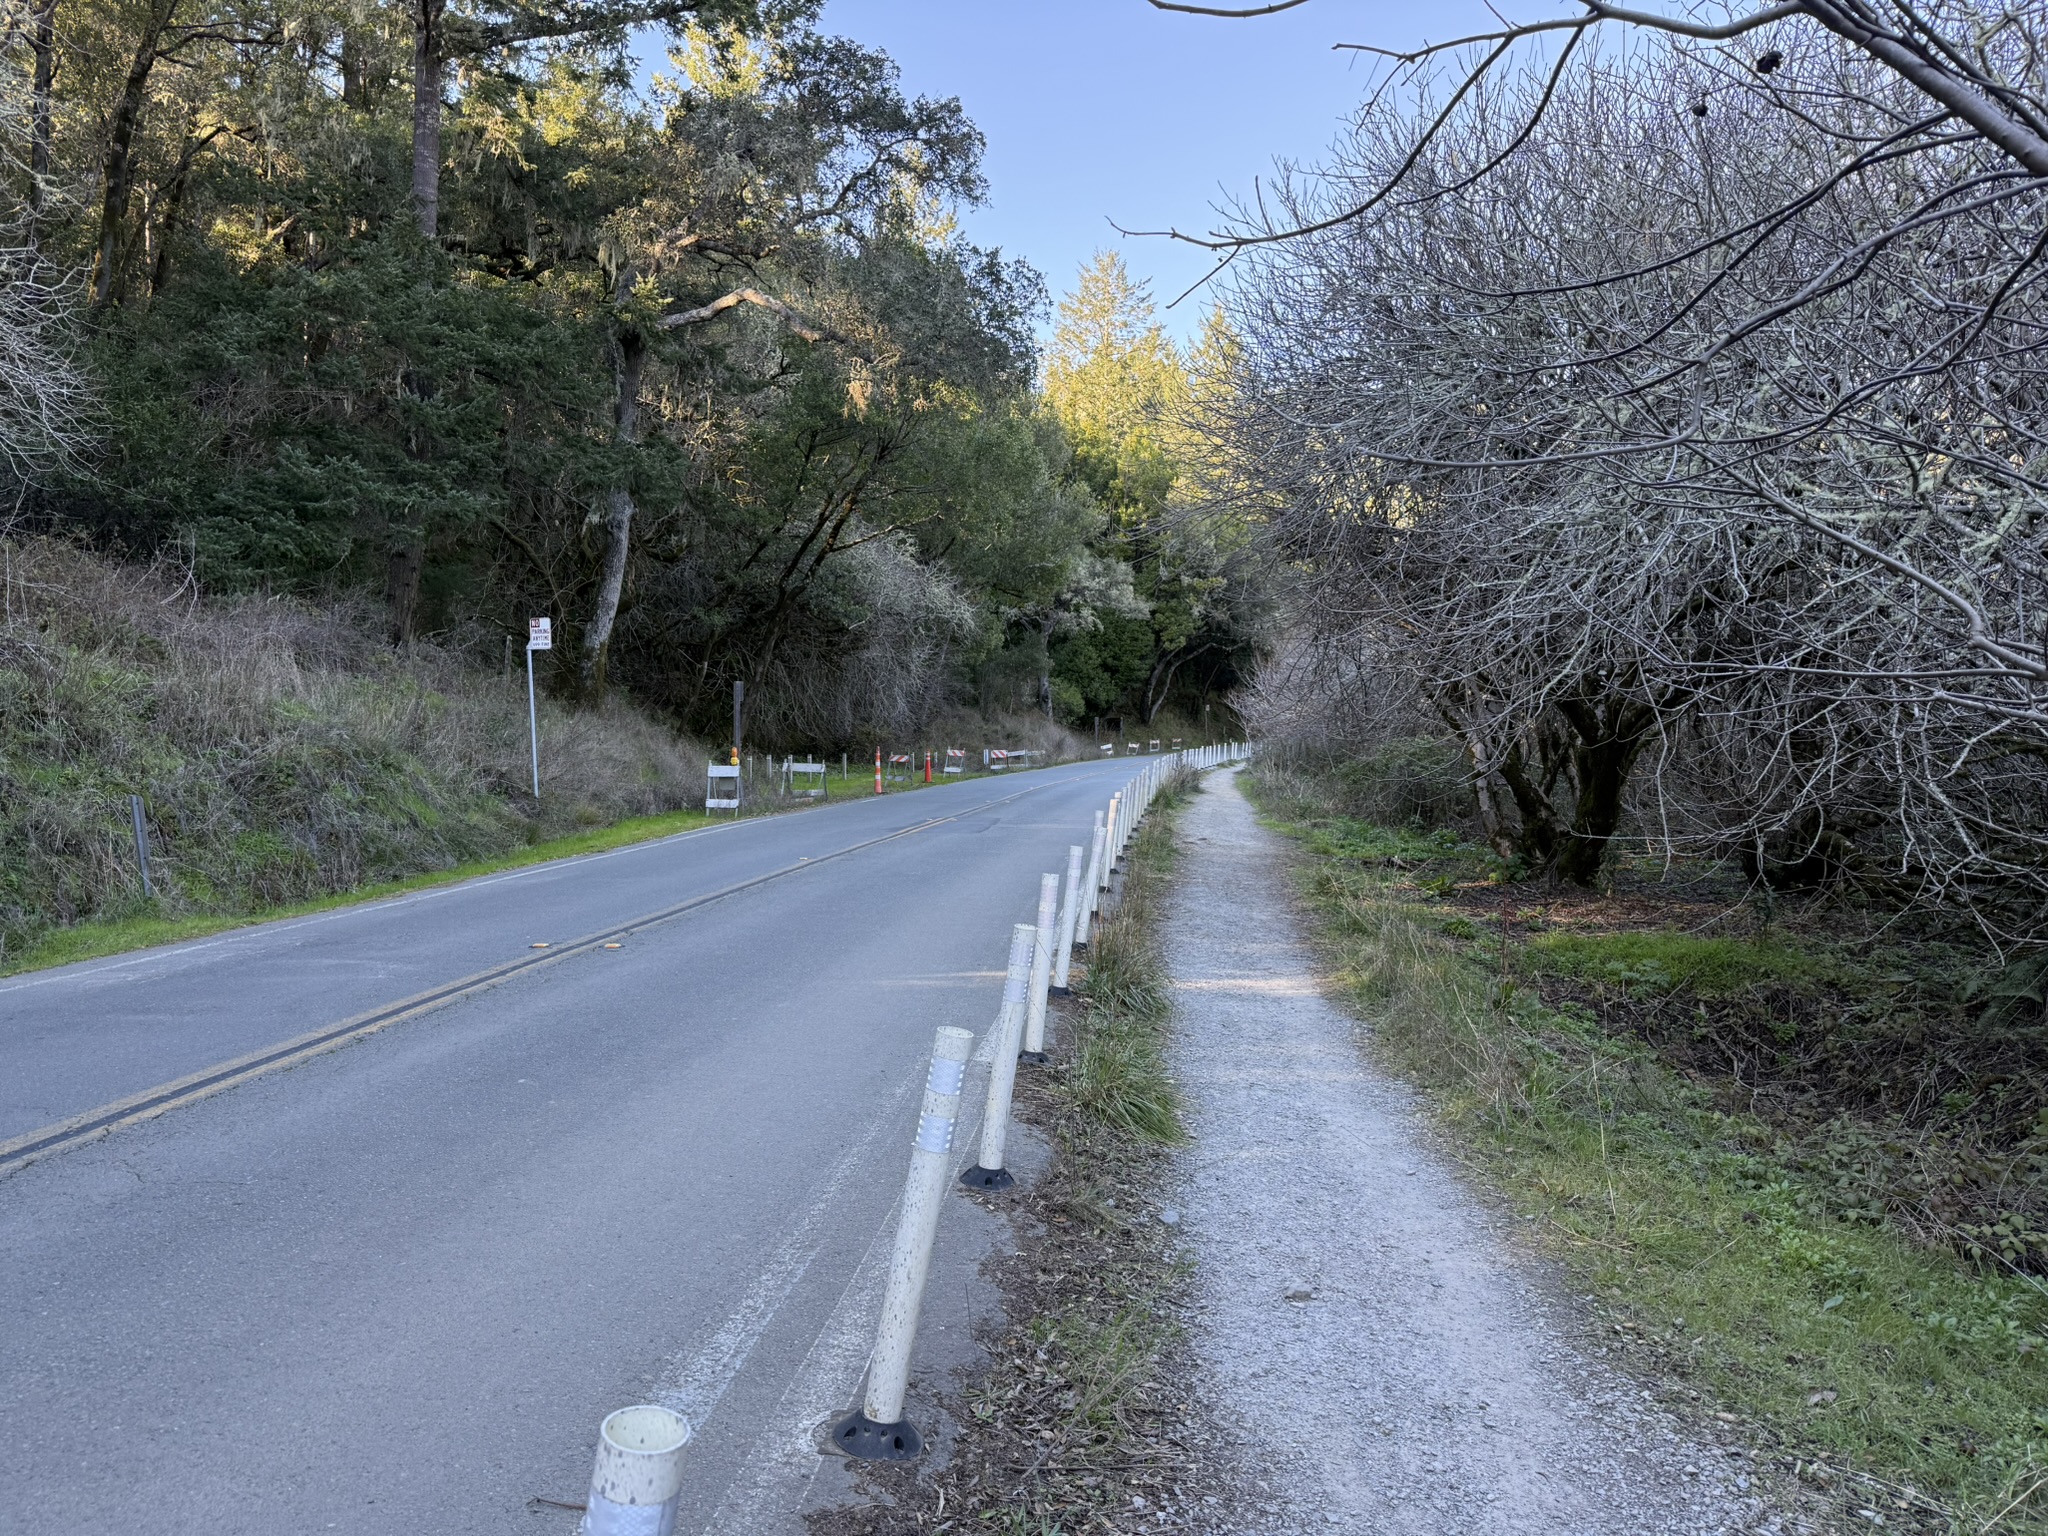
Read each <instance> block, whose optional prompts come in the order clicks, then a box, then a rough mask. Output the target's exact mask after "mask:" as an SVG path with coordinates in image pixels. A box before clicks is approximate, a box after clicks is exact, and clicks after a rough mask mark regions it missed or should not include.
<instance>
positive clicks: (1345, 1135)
mask: <svg viewBox="0 0 2048 1536" xmlns="http://www.w3.org/2000/svg"><path fill="white" fill-rule="evenodd" d="M1207 783H1208V787H1207V789H1206V790H1205V791H1204V792H1203V793H1202V794H1201V795H1200V796H1199V797H1198V798H1197V799H1196V800H1195V802H1194V803H1193V804H1192V805H1191V806H1190V807H1189V808H1188V810H1187V811H1186V812H1184V813H1183V815H1182V817H1181V831H1182V837H1183V840H1184V843H1185V851H1184V856H1183V862H1182V865H1181V875H1180V880H1179V882H1178V887H1177V890H1176V893H1175V896H1174V900H1173V902H1172V905H1171V907H1170V910H1169V912H1168V914H1167V918H1166V922H1165V925H1164V939H1165V946H1166V959H1167V965H1168V969H1169V970H1170V972H1171V974H1172V975H1173V977H1174V979H1175V983H1176V986H1177V989H1178V1005H1179V1026H1178V1029H1177V1041H1176V1046H1175V1070H1176V1074H1177V1076H1178V1078H1179V1081H1180V1085H1181V1087H1182V1089H1183V1091H1184V1092H1185V1094H1186V1096H1187V1100H1188V1109H1189V1121H1190V1129H1191V1130H1192V1131H1193V1133H1194V1141H1193V1144H1192V1146H1191V1147H1190V1148H1189V1149H1188V1150H1187V1151H1186V1152H1185V1153H1184V1154H1182V1156H1183V1163H1182V1177H1183V1186H1182V1188H1183V1193H1182V1200H1183V1207H1182V1212H1181V1217H1180V1219H1181V1221H1182V1222H1183V1224H1184V1231H1185V1233H1186V1242H1187V1244H1188V1249H1189V1251H1190V1253H1191V1254H1192V1256H1193V1257H1194V1259H1195V1260H1196V1264H1197V1279H1196V1282H1195V1286H1194V1292H1195V1297H1194V1306H1193V1308H1192V1313H1191V1319H1190V1321H1191V1333H1192V1340H1191V1341H1192V1344H1193V1347H1194V1349H1195V1352H1196V1354H1197V1355H1198V1357H1199V1358H1200V1360H1201V1362H1202V1365H1203V1367H1204V1368H1205V1369H1206V1371H1207V1372H1208V1373H1209V1377H1210V1379H1209V1380H1208V1381H1207V1382H1206V1383H1204V1384H1203V1385H1202V1388H1201V1390H1204V1391H1206V1393H1207V1395H1208V1401H1209V1404H1210V1406H1211V1408H1212V1410H1213V1411H1214V1412H1215V1414H1216V1416H1217V1418H1218V1419H1220V1420H1221V1422H1222V1423H1223V1424H1224V1425H1226V1426H1235V1427H1238V1428H1241V1431H1242V1435H1243V1445H1244V1448H1245V1451H1246V1453H1247V1458H1248V1461H1249V1462H1250V1464H1251V1465H1253V1466H1258V1465H1259V1464H1260V1463H1261V1462H1262V1461H1263V1462H1264V1463H1265V1464H1266V1465H1267V1466H1268V1467H1269V1468H1270V1472H1269V1473H1268V1474H1267V1475H1266V1476H1265V1479H1264V1482H1265V1485H1266V1486H1265V1489H1264V1490H1263V1491H1262V1490H1260V1489H1259V1488H1256V1487H1254V1488H1253V1489H1251V1490H1250V1491H1249V1503H1248V1509H1249V1512H1250V1513H1249V1518H1248V1519H1247V1520H1246V1521H1244V1522H1243V1524H1242V1525H1241V1529H1244V1530H1246V1531H1247V1532H1252V1533H1258V1536H1267V1533H1272V1536H1280V1533H1283V1532H1284V1533H1290V1536H1299V1533H1303V1532H1311V1531H1324V1530H1328V1531H1349V1532H1372V1533H1389V1536H1393V1533H1398V1536H1435V1533H1439V1532H1441V1533H1444V1536H1453V1533H1455V1536H1482V1533H1505V1532H1530V1533H1535V1532H1542V1533H1556V1536H1596V1533H1598V1536H1608V1533H1611V1536H1652V1533H1663V1532H1684V1533H1687V1536H1692V1533H1709V1532H1716V1533H1718V1532H1737V1531H1746V1530H1751V1529H1757V1528H1761V1529H1765V1530H1768V1529H1771V1528H1772V1526H1771V1525H1770V1524H1763V1525H1762V1526H1761V1527H1759V1525H1758V1522H1760V1521H1762V1520H1763V1514H1762V1511H1761V1509H1760V1507H1759V1505H1758V1503H1757V1502H1756V1501H1755V1500H1754V1499H1752V1498H1751V1497H1750V1496H1749V1495H1748V1493H1747V1491H1746V1490H1747V1486H1748V1479H1747V1477H1746V1476H1745V1475H1744V1469H1745V1467H1746V1465H1747V1463H1745V1462H1744V1461H1742V1460H1740V1459H1739V1458H1737V1457H1733V1456H1731V1454H1730V1453H1729V1452H1728V1451H1727V1450H1724V1449H1717V1448H1714V1447H1711V1446H1708V1445H1705V1444H1702V1443H1699V1442H1697V1441H1694V1440H1691V1439H1689V1438H1687V1437H1685V1436H1683V1435H1682V1434H1681V1433H1680V1432H1679V1431H1678V1430H1677V1428H1676V1426H1675V1425H1674V1424H1673V1423H1672V1421H1671V1420H1670V1419H1669V1417H1668V1416H1667V1415H1666V1414H1665V1413H1664V1412H1663V1411H1662V1410H1661V1409H1659V1408H1657V1407H1656V1406H1654V1404H1652V1403H1651V1402H1649V1401H1646V1398H1647V1394H1646V1393H1645V1392H1644V1391H1643V1390H1642V1388H1641V1387H1640V1386H1638V1385H1636V1384H1634V1383H1632V1382H1630V1381H1628V1380H1626V1379H1624V1378H1623V1377H1621V1376H1620V1375H1618V1374H1617V1373H1615V1372H1613V1371H1610V1370H1608V1369H1607V1368H1606V1367H1605V1366H1604V1365H1602V1364H1601V1363H1600V1362H1599V1361H1598V1360H1597V1359H1594V1358H1590V1357H1589V1353H1588V1351H1586V1350H1584V1349H1582V1348H1580V1347H1577V1346H1576V1345H1575V1342H1574V1341H1575V1339H1576V1338H1577V1337H1579V1336H1580V1333H1581V1330H1580V1329H1579V1328H1578V1327H1576V1326H1575V1325H1574V1324H1573V1323H1572V1321H1571V1320H1570V1319H1569V1318H1567V1317H1566V1316H1564V1315H1563V1313H1562V1311H1561V1309H1558V1308H1557V1307H1556V1306H1555V1304H1554V1303H1553V1302H1552V1301H1551V1300H1550V1293H1551V1292H1553V1291H1554V1289H1555V1286H1554V1282H1553V1281H1552V1279H1551V1277H1550V1276H1549V1274H1548V1273H1547V1271H1546V1268H1545V1266H1544V1265H1543V1264H1542V1263H1541V1262H1540V1261H1539V1260H1537V1259H1535V1258H1533V1257H1531V1256H1530V1255H1528V1254H1526V1253H1523V1252H1520V1251H1518V1249H1517V1246H1516V1245H1515V1244H1514V1243H1513V1241H1512V1239H1511V1238H1510V1237H1508V1236H1507V1235H1506V1232H1505V1230H1504V1223H1503V1222H1502V1221H1501V1219H1500V1218H1499V1217H1498V1216H1497V1215H1496V1214H1494V1213H1493V1212H1492V1211H1491V1210H1489V1209H1488V1208H1487V1207H1486V1206H1484V1205H1483V1204H1482V1203H1481V1202H1479V1201H1478V1200H1477V1199H1475V1198H1474V1197H1473V1195H1472V1194H1471V1193H1470V1192H1469V1191H1467V1190H1466V1189H1465V1188H1464V1187H1463V1186H1462V1185H1461V1183H1460V1182H1459V1179H1458V1177H1457V1176H1456V1175H1455V1174H1454V1172H1453V1171H1452V1169H1451V1167H1450V1166H1449V1165H1448V1164H1447V1162H1446V1160H1445V1158H1444V1157H1443V1155H1442V1154H1441V1153H1440V1152H1438V1151H1435V1150H1433V1149H1432V1143H1431V1132H1430V1130H1429V1128H1428V1122H1427V1120H1426V1117H1425V1114H1424V1112H1423V1110H1422V1108H1421V1106H1420V1105H1419V1104H1418V1102H1417V1101H1416V1099H1415V1098H1414V1096H1413V1095H1412V1094H1410V1093H1409V1092H1408V1091H1406V1090H1405V1089H1404V1088H1402V1087H1401V1086H1399V1085H1397V1084H1395V1083H1393V1082H1391V1081H1390V1080H1388V1079H1386V1078H1384V1077H1382V1076H1380V1075H1378V1074H1377V1073H1376V1072H1375V1071H1374V1070H1373V1069H1372V1068H1371V1066H1370V1065H1369V1063H1368V1060H1367V1057H1366V1055H1365V1053H1364V1052H1363V1051H1362V1050H1361V1049H1360V1046H1359V1043H1358V1041H1357V1039H1356V1038H1355V1033H1356V1028H1357V1026H1356V1025H1355V1024H1354V1023H1353V1022H1352V1021H1351V1020H1350V1019H1349V1018H1347V1017H1346V1016H1345V1015H1344V1014H1343V1013H1341V1012H1339V1011H1338V1010H1337V1008H1335V1007H1334V1006H1332V1005H1331V1004H1330V1003H1329V1002H1327V1001H1326V1000H1325V999H1324V997H1323V996H1322V993H1321V989H1320V985H1319V982H1318V979H1317V977H1316V975H1315V962H1314V959H1313V956H1312V954H1311V951H1310V950H1309V949H1308V947H1307V946H1306V945H1305V944H1304V943H1303V942H1302V939H1301V937H1300V935H1299V933H1298V931H1297V925H1296V922H1295V920H1294V917H1293V915H1292V912H1291V909H1290V907H1289V905H1288V904H1287V903H1285V902H1284V901H1273V900H1270V899H1266V898H1268V897H1269V896H1270V894H1271V893H1274V892H1276V891H1278V892H1284V891H1285V890H1286V889H1287V872H1286V868H1285V865H1284V862H1283V860H1282V858H1281V855H1280V851H1279V847H1278V839H1277V838H1276V837H1275V835H1274V834H1273V833H1271V832H1269V831H1267V830H1266V829H1265V828H1263V827H1261V826H1260V825H1259V824H1258V822H1257V820H1256V819H1255V818H1254V816H1253V813H1252V810H1251V807H1250V806H1249V805H1248V804H1247V803H1246V801H1245V799H1244V797H1243V796H1242V795H1241V794H1240V793H1239V792H1238V789H1237V785H1236V779H1235V775H1234V774H1213V775H1211V776H1210V777H1209V779H1208V781H1207ZM1290 1296H1292V1297H1293V1298H1294V1299H1289V1298H1290Z"/></svg>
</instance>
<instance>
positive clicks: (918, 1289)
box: [862, 1024, 974, 1424]
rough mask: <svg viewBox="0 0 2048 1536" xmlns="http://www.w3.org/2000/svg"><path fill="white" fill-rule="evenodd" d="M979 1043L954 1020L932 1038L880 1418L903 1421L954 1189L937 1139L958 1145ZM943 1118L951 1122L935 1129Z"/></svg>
mask: <svg viewBox="0 0 2048 1536" xmlns="http://www.w3.org/2000/svg"><path fill="white" fill-rule="evenodd" d="M973 1049H974V1036H973V1035H972V1034H971V1033H969V1032H968V1031H967V1030H964V1029H956V1028H955V1027H953V1026H952V1025H950V1024H947V1025H942V1026H941V1027H940V1029H939V1032H938V1036H937V1038H936V1039H934V1040H933V1042H932V1066H931V1073H930V1075H929V1076H928V1077H927V1078H926V1080H925V1090H924V1108H923V1110H922V1112H921V1113H920V1114H919V1116H918V1121H917V1142H916V1144H915V1145H914V1146H913V1147H912V1148H911V1152H910V1174H909V1177H908V1178H907V1179H906V1180H905V1182H904V1186H903V1214H902V1215H901V1216H900V1217H898V1218H897V1221H896V1246H895V1248H894V1249H893V1250H892V1251H891V1253H890V1255H889V1284H888V1289H887V1290H886V1291H884V1292H883V1294H882V1322H881V1327H880V1328H879V1329H878V1330H877V1334H876V1338H875V1353H874V1358H873V1360H872V1361H871V1362H870V1363H869V1366H868V1390H867V1401H866V1403H865V1404H864V1405H863V1409H862V1411H863V1412H865V1413H866V1414H867V1416H868V1418H869V1419H870V1420H871V1421H872V1422H874V1423H876V1424H897V1423H900V1422H902V1419H903V1394H904V1391H905V1389H906V1388H907V1387H908V1385H909V1382H910V1346H911V1343H912V1341H913V1340H914V1339H915V1338H916V1337H917V1314H918V1309H919V1308H920V1307H921V1306H923V1304H924V1281H925V1276H926V1275H927V1274H928V1273H930V1271H931V1264H932V1239H933V1237H934V1236H936V1235H937V1233H938V1228H939V1202H940V1201H941V1200H942V1199H944V1198H945V1191H946V1174H947V1167H948V1162H947V1158H946V1153H945V1151H944V1150H943V1149H941V1150H938V1151H934V1150H933V1149H932V1147H931V1146H930V1145H929V1143H930V1142H932V1141H939V1140H942V1141H943V1142H944V1144H945V1146H946V1147H950V1146H952V1144H953V1122H954V1121H956V1120H958V1119H959V1118H960V1078H961V1074H962V1073H963V1072H965V1071H966V1066H967V1056H968V1053H969V1052H970V1051H971V1050H973ZM941 1090H944V1091H941ZM935 1122H936V1123H937V1124H938V1125H939V1126H942V1127H943V1129H935V1128H934V1126H935Z"/></svg>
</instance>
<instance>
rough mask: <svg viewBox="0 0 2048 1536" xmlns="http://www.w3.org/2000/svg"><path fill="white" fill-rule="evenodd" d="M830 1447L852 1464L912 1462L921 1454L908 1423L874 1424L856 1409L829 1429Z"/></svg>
mask: <svg viewBox="0 0 2048 1536" xmlns="http://www.w3.org/2000/svg"><path fill="white" fill-rule="evenodd" d="M832 1443H833V1444H834V1445H836V1446H838V1447H839V1449H840V1450H842V1451H844V1452H845V1453H846V1454H847V1455H849V1456H851V1457H853V1458H854V1459H855V1460H856V1461H915V1460H916V1459H917V1457H918V1456H919V1454H921V1453H922V1452H923V1450H924V1441H923V1440H922V1439H920V1438H919V1436H918V1433H917V1431H916V1430H915V1429H914V1428H912V1427H911V1423H910V1420H908V1419H899V1420H898V1421H897V1422H896V1423H894V1424H877V1423H876V1422H875V1421H874V1420H873V1419H871V1418H869V1417H868V1416H867V1415H866V1414H864V1413H862V1412H861V1411H860V1410H859V1409H858V1408H856V1409H854V1411H853V1412H852V1413H849V1414H848V1415H847V1416H846V1417H845V1418H843V1419H841V1420H840V1421H839V1422H838V1423H837V1424H834V1425H833V1426H832Z"/></svg>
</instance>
